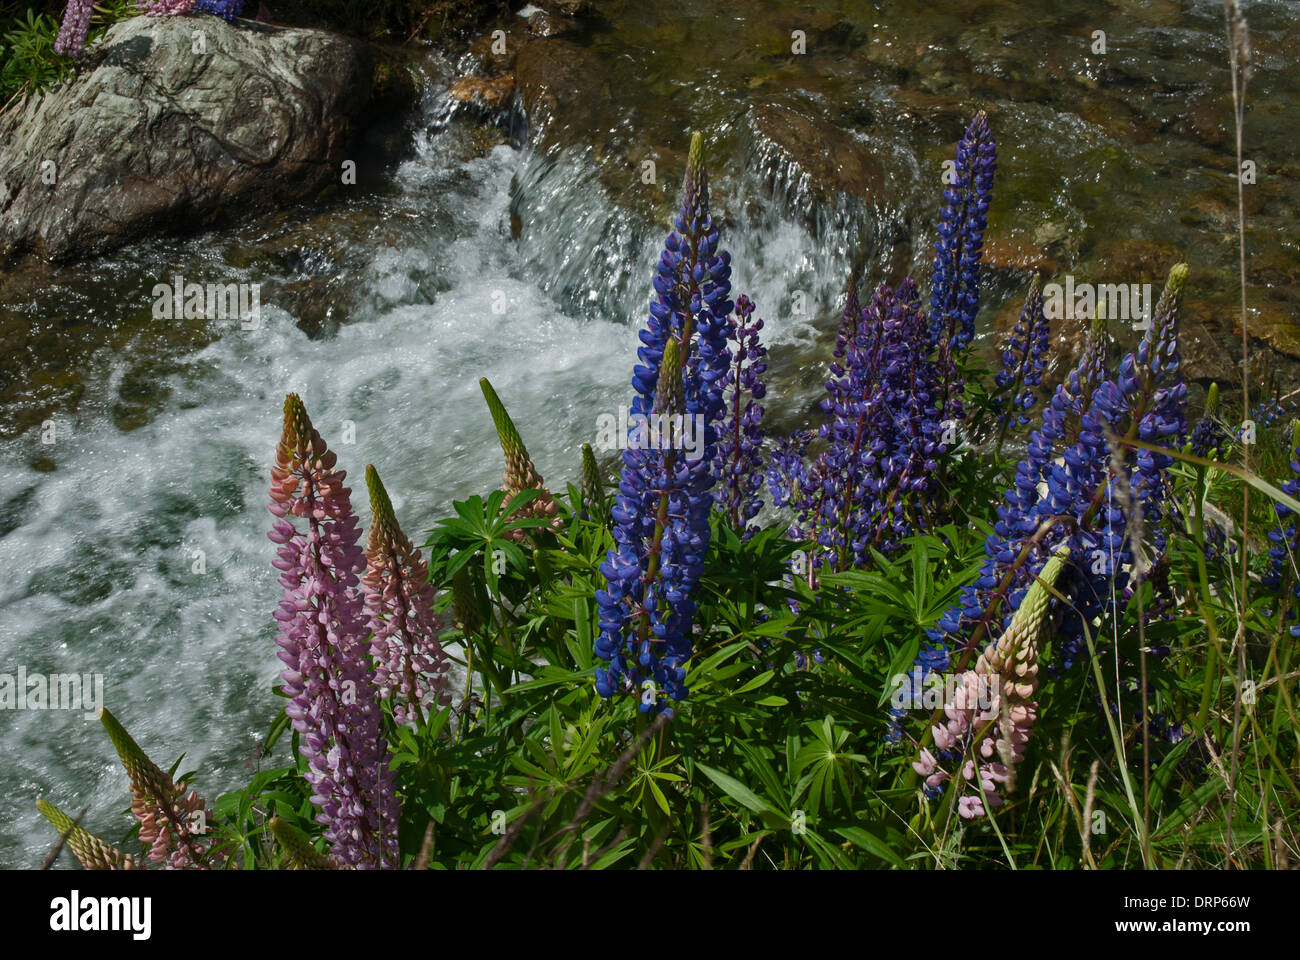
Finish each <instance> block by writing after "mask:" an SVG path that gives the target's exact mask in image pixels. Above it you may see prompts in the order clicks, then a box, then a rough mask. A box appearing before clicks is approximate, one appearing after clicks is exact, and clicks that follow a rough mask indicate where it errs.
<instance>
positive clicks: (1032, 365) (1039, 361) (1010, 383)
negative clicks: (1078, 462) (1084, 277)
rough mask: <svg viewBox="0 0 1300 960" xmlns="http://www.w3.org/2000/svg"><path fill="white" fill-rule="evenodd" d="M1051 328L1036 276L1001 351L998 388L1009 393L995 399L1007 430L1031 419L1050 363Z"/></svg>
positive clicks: (1022, 424)
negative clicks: (1036, 390) (1030, 416)
mask: <svg viewBox="0 0 1300 960" xmlns="http://www.w3.org/2000/svg"><path fill="white" fill-rule="evenodd" d="M1049 328H1050V322H1049V321H1048V319H1047V314H1046V312H1045V311H1044V309H1043V291H1042V290H1041V289H1040V287H1039V281H1038V277H1037V276H1035V277H1034V279H1033V282H1032V283H1031V284H1030V287H1029V294H1028V295H1027V296H1026V297H1025V305H1024V307H1023V308H1022V309H1021V311H1020V318H1019V319H1018V320H1017V321H1016V325H1015V327H1013V328H1012V330H1011V333H1010V335H1009V336H1008V337H1007V344H1006V346H1005V347H1004V348H1003V350H1002V367H1001V369H1000V370H998V374H997V377H996V383H997V386H998V389H999V390H1006V392H1007V396H1005V397H1002V396H999V397H998V398H996V400H995V404H996V406H997V408H998V409H1000V410H1001V411H1002V413H1001V416H999V418H998V423H999V424H1001V425H1002V426H1003V428H1004V429H1005V427H1006V426H1009V425H1011V424H1012V422H1013V421H1014V423H1015V425H1016V426H1021V427H1023V426H1024V425H1025V424H1027V423H1028V422H1029V413H1028V411H1029V410H1031V409H1032V408H1033V406H1034V399H1035V392H1034V388H1035V387H1037V386H1039V385H1040V384H1041V383H1042V382H1043V368H1044V367H1045V366H1046V365H1047V347H1048V335H1049V332H1050V331H1049ZM1008 387H1009V388H1010V389H1009V390H1007V388H1008Z"/></svg>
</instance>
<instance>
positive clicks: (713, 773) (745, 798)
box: [695, 760, 790, 830]
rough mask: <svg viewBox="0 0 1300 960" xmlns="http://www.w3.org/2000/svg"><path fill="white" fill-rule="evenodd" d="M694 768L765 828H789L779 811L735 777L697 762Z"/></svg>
mask: <svg viewBox="0 0 1300 960" xmlns="http://www.w3.org/2000/svg"><path fill="white" fill-rule="evenodd" d="M695 766H696V767H697V768H698V769H700V770H703V771H704V775H705V776H706V777H708V778H709V779H710V780H712V781H713V782H714V784H716V785H717V787H718V788H719V789H720V790H721V791H722V792H723V793H725V794H726V795H727V796H729V797H731V799H733V800H735V801H736V802H737V803H739V804H741V805H742V806H744V807H745V808H746V809H748V810H749V811H751V812H752V813H755V814H757V815H758V816H759V817H760V818H761V819H762V821H763V822H764V823H765V824H766V825H767V826H769V827H771V828H772V829H774V830H782V829H787V828H788V827H789V826H790V820H789V818H788V817H785V816H782V814H781V813H780V811H778V810H776V809H775V808H773V807H772V805H771V804H769V803H768V802H767V801H766V800H763V799H762V798H760V797H759V796H758V795H757V794H756V793H754V791H753V790H750V789H749V787H747V786H745V785H744V784H743V783H741V782H740V781H739V780H737V779H736V778H735V777H732V776H730V775H728V774H725V773H723V772H722V771H721V770H715V769H713V768H712V767H710V766H707V765H705V764H703V763H700V762H699V761H698V760H697V761H696V762H695Z"/></svg>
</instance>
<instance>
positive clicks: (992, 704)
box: [912, 544, 1070, 819]
mask: <svg viewBox="0 0 1300 960" xmlns="http://www.w3.org/2000/svg"><path fill="white" fill-rule="evenodd" d="M1069 554H1070V548H1069V546H1068V545H1065V544H1063V545H1062V546H1060V547H1058V548H1057V550H1056V552H1055V553H1054V554H1053V555H1052V557H1051V558H1050V559H1049V560H1048V561H1047V563H1046V564H1044V566H1043V568H1042V570H1040V571H1039V572H1038V576H1037V577H1036V578H1035V579H1034V581H1033V583H1032V584H1031V585H1030V587H1029V589H1028V590H1027V591H1026V593H1025V596H1024V598H1023V600H1022V601H1021V603H1020V606H1019V608H1018V609H1017V610H1016V613H1015V616H1013V617H1012V619H1011V624H1010V625H1009V626H1008V627H1007V629H1006V631H1005V632H1003V634H1002V636H1001V637H999V638H998V640H997V641H996V642H994V643H990V644H989V645H988V646H987V647H986V648H985V649H984V652H983V653H981V654H980V657H979V659H978V661H977V662H976V664H975V667H974V669H972V670H966V671H964V672H963V673H962V674H961V675H960V677H959V678H958V684H957V685H956V686H955V687H954V696H953V699H952V701H951V702H949V703H946V704H944V718H945V719H944V722H943V723H940V724H936V725H935V726H934V727H932V728H931V730H932V733H933V735H934V746H935V752H934V753H931V752H930V751H929V750H926V749H922V750H921V751H920V754H919V756H918V758H917V760H916V761H915V762H914V763H913V764H912V768H913V769H914V770H915V771H916V772H917V773H918V774H919V775H920V776H922V777H924V778H925V779H924V783H925V791H926V793H927V794H928V795H929V796H930V797H931V798H935V797H938V796H939V795H941V793H942V790H943V785H944V784H945V783H947V782H948V781H949V780H950V779H951V778H952V775H953V772H954V771H957V772H959V773H960V775H961V777H962V779H963V780H964V781H965V782H966V784H968V785H970V786H973V787H974V788H975V792H974V794H971V793H969V792H966V791H965V790H963V792H962V793H960V794H959V795H958V797H957V812H958V814H959V815H960V816H961V817H963V818H965V819H972V818H974V817H979V816H983V815H984V814H985V812H986V810H987V809H989V808H992V807H999V806H1001V805H1002V803H1003V802H1004V799H1003V797H1002V795H1001V794H1000V793H999V786H1000V785H1005V787H1004V789H1005V790H1007V791H1009V790H1010V789H1011V787H1012V785H1013V782H1014V780H1013V778H1014V773H1015V767H1016V765H1017V764H1019V763H1020V762H1021V761H1022V760H1023V759H1024V754H1025V745H1026V744H1027V743H1028V741H1029V732H1030V730H1031V729H1032V728H1033V725H1034V721H1035V720H1036V719H1037V713H1038V708H1037V705H1036V703H1035V702H1034V695H1035V693H1036V692H1037V690H1038V653H1039V648H1040V642H1041V635H1042V632H1043V625H1044V623H1045V622H1046V617H1047V611H1048V609H1049V607H1050V605H1051V599H1052V597H1051V593H1050V592H1049V588H1050V587H1052V586H1053V585H1054V584H1055V583H1056V581H1057V579H1058V578H1059V576H1060V574H1061V572H1062V570H1063V569H1064V566H1065V562H1066V560H1067V559H1068V558H1069ZM945 764H946V766H947V769H945Z"/></svg>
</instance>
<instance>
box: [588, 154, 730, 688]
mask: <svg viewBox="0 0 1300 960" xmlns="http://www.w3.org/2000/svg"><path fill="white" fill-rule="evenodd" d="M673 224H674V229H673V231H672V232H671V233H670V234H669V235H668V238H667V239H666V240H665V241H664V250H663V253H662V254H661V256H660V258H659V264H658V267H657V269H656V275H655V278H654V288H655V299H654V300H653V301H652V302H651V304H650V320H649V323H648V324H647V326H646V329H645V330H642V331H641V333H640V338H641V343H642V346H641V348H640V349H639V350H638V351H637V357H638V359H639V360H640V361H641V362H640V363H639V364H637V365H636V367H635V368H634V370H633V374H632V386H633V388H634V389H635V391H636V395H635V396H634V397H633V400H632V407H631V413H632V421H633V423H634V424H636V422H637V421H638V420H641V421H642V426H640V427H638V426H635V425H634V426H633V427H632V429H631V431H630V432H629V440H630V443H629V446H628V449H626V450H625V451H624V452H623V471H622V476H621V478H620V481H619V494H618V498H617V501H616V503H615V506H614V508H613V510H612V512H611V515H612V518H613V521H614V540H615V543H616V544H617V546H616V547H615V548H614V549H612V550H610V551H609V553H608V555H607V557H606V560H605V562H604V563H603V564H601V572H602V573H603V574H604V576H605V579H606V587H605V589H603V590H598V591H597V592H596V601H597V604H598V607H599V610H600V628H601V634H600V637H599V638H598V639H597V640H596V644H595V650H596V655H597V656H598V657H600V658H601V659H602V660H605V661H607V662H608V664H609V666H608V667H607V668H605V667H602V668H598V669H597V670H596V690H597V692H599V693H600V695H601V696H603V697H611V696H614V695H615V694H616V693H620V692H622V693H629V692H630V693H634V694H635V695H637V696H638V697H639V700H640V709H641V711H642V712H643V713H648V712H651V711H660V710H662V711H664V712H671V708H670V707H668V703H669V702H670V701H678V700H682V699H684V698H685V697H686V695H687V693H688V691H687V688H686V685H685V679H686V666H685V664H686V662H687V660H689V659H690V656H691V652H692V646H691V637H692V634H693V624H694V619H695V610H696V605H695V601H694V600H693V599H692V594H693V593H694V590H695V585H696V583H697V582H698V580H699V577H700V573H701V571H702V569H703V565H704V555H705V553H707V551H708V547H709V538H710V529H709V512H710V510H711V509H712V506H713V493H712V491H711V488H712V486H713V484H714V477H713V473H712V469H711V467H712V464H713V461H714V459H715V456H716V443H717V432H716V431H717V426H716V425H717V421H718V418H719V417H720V415H721V413H722V407H723V400H722V381H723V378H724V377H725V376H726V373H727V369H728V368H729V366H730V361H731V354H730V351H729V350H728V348H727V319H728V317H729V316H730V314H731V312H732V310H733V308H734V304H733V303H732V302H731V301H730V300H729V299H728V295H729V294H730V292H731V280H730V278H731V258H730V256H729V255H728V254H726V253H723V252H720V251H719V249H718V231H717V228H716V227H714V225H713V220H712V218H711V216H710V214H709V190H708V172H707V170H706V168H705V164H704V138H703V136H702V135H701V134H699V133H696V134H695V135H694V136H693V137H692V138H691V149H690V155H689V158H688V160H687V166H686V179H685V183H684V185H683V198H682V206H681V210H680V211H679V212H678V213H677V215H676V216H675V218H674V221H673ZM647 423H650V424H657V425H663V426H665V427H667V426H669V425H671V424H673V423H678V424H680V425H681V427H682V428H683V429H682V430H681V431H679V433H678V436H677V437H676V438H674V441H673V442H669V443H663V442H662V437H663V434H664V433H665V430H662V429H661V430H659V431H657V432H656V434H654V436H658V437H659V438H660V441H661V442H658V443H656V442H648V443H647V442H645V441H646V440H647V438H648V436H651V435H650V434H648V433H646V432H645V430H646V428H645V424H647ZM686 431H690V432H689V434H688V433H687V432H686ZM667 432H668V433H669V434H670V435H671V430H667Z"/></svg>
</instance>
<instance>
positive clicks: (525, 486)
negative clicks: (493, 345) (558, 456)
mask: <svg viewBox="0 0 1300 960" xmlns="http://www.w3.org/2000/svg"><path fill="white" fill-rule="evenodd" d="M478 384H479V386H480V387H481V388H482V389H483V399H485V400H486V401H487V405H488V410H489V411H490V412H491V414H492V422H493V424H495V425H496V429H497V439H498V440H499V441H500V443H501V452H502V453H503V454H505V458H506V472H505V476H504V478H503V479H502V481H501V489H502V490H504V491H505V492H506V495H507V496H509V497H513V496H514V495H515V494H517V493H519V491H521V490H541V491H542V493H541V496H539V497H537V498H536V499H534V500H533V501H532V502H530V503H526V504H524V506H523V507H522V508H521V509H519V510H517V511H515V512H514V513H513V514H512V515H511V516H512V519H517V520H523V519H527V518H530V517H553V518H554V519H553V520H552V525H553V526H555V527H557V528H558V527H559V526H560V519H559V517H558V516H557V514H558V513H559V512H560V508H559V507H558V506H557V505H556V503H555V500H554V498H552V497H551V494H550V493H549V492H548V491H547V490H546V486H545V484H544V483H543V481H542V475H541V474H540V473H538V472H537V468H536V467H534V466H533V461H532V460H531V459H529V456H528V450H527V448H525V447H524V441H523V438H521V437H520V436H519V431H518V430H516V429H515V423H514V421H513V420H511V419H510V414H508V413H507V412H506V408H505V405H504V404H503V403H502V402H501V399H500V398H499V397H498V396H497V392H496V391H495V390H493V389H492V384H490V383H489V382H488V380H487V378H486V377H484V378H482V379H481V380H479V382H478ZM508 536H509V537H510V538H511V539H512V540H516V541H522V540H523V539H524V531H523V530H511V531H510V532H509V534H508Z"/></svg>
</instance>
